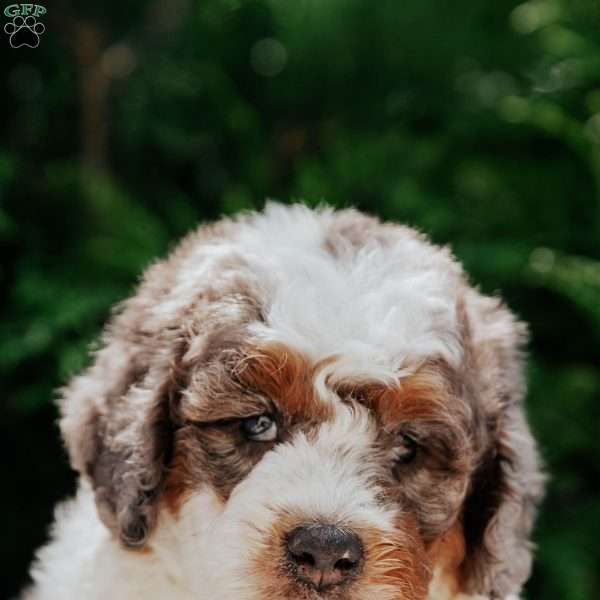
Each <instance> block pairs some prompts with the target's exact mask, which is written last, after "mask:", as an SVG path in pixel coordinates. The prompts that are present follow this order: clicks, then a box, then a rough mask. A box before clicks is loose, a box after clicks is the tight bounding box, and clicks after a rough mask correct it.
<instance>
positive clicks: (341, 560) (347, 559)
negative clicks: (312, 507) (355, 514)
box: [287, 524, 363, 590]
mask: <svg viewBox="0 0 600 600" xmlns="http://www.w3.org/2000/svg"><path fill="white" fill-rule="evenodd" d="M287 548H288V554H289V559H290V564H291V568H292V571H293V573H294V575H295V576H296V577H297V578H298V579H300V580H301V581H303V582H305V583H308V584H310V585H312V586H313V587H315V588H316V589H318V590H320V589H323V588H326V587H329V586H333V585H338V584H340V583H343V582H344V581H346V580H348V579H350V578H351V577H352V576H353V575H355V574H356V573H357V572H358V570H359V568H360V565H361V559H362V555H363V551H362V545H361V543H360V540H359V538H358V536H357V535H356V534H354V533H352V532H350V531H348V530H345V529H340V528H339V527H336V526H335V525H318V524H314V525H304V526H302V527H298V528H297V529H294V531H292V533H291V534H290V535H289V536H288V539H287Z"/></svg>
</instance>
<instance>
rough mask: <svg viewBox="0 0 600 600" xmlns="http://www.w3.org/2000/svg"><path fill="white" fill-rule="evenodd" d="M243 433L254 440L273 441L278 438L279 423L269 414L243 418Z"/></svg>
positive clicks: (241, 425)
mask: <svg viewBox="0 0 600 600" xmlns="http://www.w3.org/2000/svg"><path fill="white" fill-rule="evenodd" d="M240 427H241V430H242V433H243V434H244V435H245V436H246V437H247V438H248V439H249V440H252V441H253V442H272V441H274V440H276V439H277V423H275V419H273V417H271V416H269V415H258V416H255V417H248V418H247V419H243V420H242V422H241V424H240Z"/></svg>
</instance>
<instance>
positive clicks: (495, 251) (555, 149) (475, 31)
mask: <svg viewBox="0 0 600 600" xmlns="http://www.w3.org/2000/svg"><path fill="white" fill-rule="evenodd" d="M80 4H81V3H80ZM83 4H85V3H83ZM77 6H79V4H78V5H77ZM46 23H47V31H46V33H45V34H44V36H43V37H42V41H41V44H40V47H39V48H37V49H35V50H29V49H20V50H12V49H10V50H11V51H7V52H3V53H2V55H1V57H0V64H1V65H2V67H3V68H4V69H5V72H6V74H7V76H6V78H5V82H6V88H5V89H4V90H3V95H2V96H3V100H2V101H3V103H4V114H5V115H6V116H9V118H7V119H5V120H4V123H3V125H2V126H1V127H2V130H1V131H2V147H1V148H0V251H1V252H2V263H1V266H0V281H1V283H2V290H3V292H4V293H3V295H2V299H1V300H0V307H1V310H2V313H3V315H2V317H3V318H2V320H1V324H0V380H1V381H2V385H3V388H4V389H3V392H4V394H3V395H4V400H5V407H4V408H5V410H4V412H3V415H4V416H3V417H1V418H0V433H2V435H3V436H4V437H5V439H8V440H9V446H8V448H9V450H8V453H9V455H10V456H13V457H15V464H19V465H25V470H26V471H27V469H28V468H29V466H31V465H34V464H35V463H34V461H35V457H39V456H41V455H42V454H43V453H44V452H48V453H49V455H48V456H49V458H48V461H49V463H48V464H50V463H52V464H54V465H57V466H54V467H52V468H50V467H49V466H48V467H44V469H45V470H44V471H43V472H39V473H38V471H37V470H35V469H34V470H32V471H30V472H31V477H30V478H29V479H25V480H24V481H21V482H20V483H19V487H18V492H19V495H22V496H23V497H30V496H35V495H36V490H38V489H39V488H42V487H43V486H42V484H41V481H42V480H43V481H44V482H45V483H46V484H47V485H48V486H50V487H52V485H53V482H54V481H56V477H57V475H56V473H59V472H62V473H63V475H62V476H60V477H62V479H60V477H59V479H60V481H61V482H62V483H60V485H57V486H56V489H55V491H54V492H48V491H45V492H44V491H43V490H42V491H40V492H39V497H38V500H37V504H36V505H33V506H27V513H26V518H23V519H22V521H19V520H18V519H17V520H16V521H17V522H16V524H12V525H10V527H12V528H13V529H10V530H9V534H10V533H11V532H12V534H13V535H14V539H11V540H10V544H9V545H10V547H11V548H9V549H7V550H1V553H2V556H0V560H2V563H3V564H5V565H12V566H14V568H12V569H11V568H8V569H7V570H6V572H7V574H8V578H7V579H6V584H5V588H6V592H7V593H10V592H12V591H14V590H15V589H16V588H17V587H18V585H19V584H20V582H21V581H22V579H23V577H24V572H25V568H26V564H27V562H28V561H29V559H30V555H31V552H32V549H33V546H34V545H35V544H37V543H39V541H40V539H42V538H41V537H40V533H38V532H39V531H41V528H43V526H44V525H45V524H46V523H47V522H48V520H49V512H48V511H49V506H50V505H51V504H52V502H53V501H54V500H55V499H56V498H57V497H58V496H59V495H60V493H62V492H63V490H64V489H65V488H66V487H67V483H65V481H66V477H65V475H64V472H66V471H65V470H64V468H63V467H61V466H60V465H61V464H62V463H61V461H62V460H64V459H63V458H62V457H60V455H59V450H56V448H58V447H59V445H58V444H59V443H58V439H56V441H55V444H56V446H55V447H53V448H54V449H52V448H51V447H50V446H44V447H38V448H30V446H27V447H26V446H25V445H24V444H25V443H26V442H25V441H24V440H25V439H27V440H30V437H29V436H19V435H17V433H16V432H19V431H25V430H27V431H42V428H45V429H46V430H48V431H49V430H50V429H49V428H50V426H51V425H50V421H51V420H52V418H54V416H55V413H54V409H52V408H50V406H51V401H52V398H53V395H54V392H53V390H54V389H56V387H57V386H59V385H62V384H64V382H65V381H66V380H67V379H68V377H69V376H70V375H71V374H72V373H74V372H76V371H77V370H78V369H80V368H81V367H82V365H84V364H85V362H86V360H87V349H88V347H89V345H90V344H91V343H92V341H93V340H94V339H96V338H97V335H98V332H99V331H100V327H101V325H102V323H103V322H104V321H105V320H106V318H107V317H108V315H109V310H110V307H111V306H112V305H113V304H114V303H115V302H116V301H118V300H120V299H122V298H124V297H125V296H126V295H127V294H128V293H129V291H130V290H131V288H132V286H133V285H134V284H135V281H136V277H137V276H138V274H139V273H140V272H141V270H142V269H143V268H144V266H146V265H147V264H149V262H150V261H151V260H152V259H153V258H155V257H156V256H161V255H164V254H165V252H166V251H167V250H168V248H169V246H170V245H171V244H172V243H173V242H174V241H175V240H176V239H177V238H178V237H180V236H181V235H182V234H183V233H185V232H186V231H188V230H189V229H191V228H192V227H194V226H195V225H196V224H197V223H199V222H202V221H204V220H207V219H212V218H216V217H217V216H218V215H220V214H222V213H227V214H230V213H235V212H237V211H239V210H242V209H246V208H252V207H260V206H261V205H262V204H263V202H264V199H265V198H266V197H276V198H279V199H280V200H282V201H292V200H297V199H302V200H304V201H306V202H308V203H311V204H316V203H318V202H321V201H326V202H329V203H331V204H334V205H338V206H347V205H355V206H357V207H359V208H361V209H363V210H366V211H369V212H372V213H376V214H379V215H381V216H382V217H383V218H386V219H395V220H401V221H404V222H407V223H409V224H412V225H415V226H417V227H419V228H420V229H422V230H424V231H426V232H427V233H429V234H430V235H431V236H432V237H433V239H434V240H436V241H437V242H440V243H448V244H451V245H452V247H453V249H454V251H455V253H456V254H457V255H458V257H459V258H460V259H461V260H462V261H463V262H464V263H465V265H466V267H467V269H468V271H469V272H470V273H471V274H472V278H473V281H474V282H476V283H478V284H479V285H480V286H481V287H482V289H484V290H485V291H486V292H490V293H492V292H495V291H498V290H499V291H500V292H501V293H502V294H503V295H504V296H505V297H506V298H507V299H508V302H509V304H510V305H511V307H512V308H513V309H514V310H516V311H517V313H519V314H520V315H521V317H522V318H523V319H525V320H526V321H528V322H529V323H530V324H531V332H532V343H531V362H530V365H531V366H530V382H531V386H530V387H531V391H530V396H529V403H530V404H529V406H530V413H531V419H532V422H533V426H534V429H535V431H536V433H537V435H538V437H539V439H540V443H541V447H542V451H543V454H544V456H545V460H546V463H547V467H548V471H549V472H550V480H549V481H550V483H549V493H548V499H547V502H546V504H545V507H544V510H543V511H542V514H541V519H540V525H539V527H538V530H537V535H536V539H537V543H538V544H539V561H538V563H537V566H536V570H535V573H534V577H533V579H532V581H531V583H530V585H529V588H528V596H529V597H530V598H536V599H537V598H560V599H561V600H592V599H593V598H599V597H600V578H599V575H598V573H600V551H599V549H598V543H597V540H598V539H599V538H600V501H599V499H598V498H599V496H598V494H599V491H600V486H599V484H598V482H599V481H600V451H599V450H598V445H597V444H596V443H595V442H596V437H597V434H598V423H599V422H600V371H599V369H598V367H599V358H600V352H599V347H600V346H599V344H600V244H599V239H600V84H599V81H600V4H598V2H596V1H595V0H529V1H527V2H525V3H522V4H517V3H516V2H513V1H512V0H510V1H509V0H498V1H497V2H480V1H476V0H463V1H462V2H459V3H442V2H437V1H435V0H412V1H410V2H397V1H396V0H381V1H380V2H377V3H372V2H368V1H367V0H344V1H343V2H342V1H341V0H329V1H328V2H315V1H311V0H304V1H299V2H276V1H274V0H256V1H244V0H204V1H203V2H201V3H193V2H186V1H185V0H162V1H160V2H152V3H143V2H125V3H123V2H118V3H117V2H104V3H102V9H101V10H100V8H99V7H96V8H94V7H92V5H91V4H90V3H88V6H87V7H84V8H76V6H75V5H72V6H69V3H68V2H66V3H60V5H57V6H54V5H52V6H49V7H48V20H47V21H46ZM86 86H87V87H86ZM36 428H37V429H36ZM52 436H54V437H56V436H55V434H54V433H53V434H52ZM52 436H50V437H48V436H46V437H45V438H44V439H45V440H48V439H52ZM33 439H38V438H36V437H34V438H33ZM35 443H40V444H41V442H39V441H38V442H35ZM45 443H47V444H49V443H50V442H48V441H46V442H45ZM27 444H29V441H27ZM17 457H18V458H17ZM52 461H54V462H52ZM28 465H29V466H28ZM38 466H39V465H37V464H36V468H38ZM31 468H32V469H33V468H34V467H33V466H31ZM60 469H63V470H62V471H60ZM20 470H23V467H22V466H20ZM34 475H35V477H34ZM44 477H45V479H44ZM40 478H41V479H40ZM61 486H62V487H61ZM1 502H2V503H3V508H4V510H5V511H6V512H5V514H11V513H14V511H15V510H17V508H16V507H15V504H14V503H15V502H19V500H15V498H14V494H12V495H8V497H7V498H5V499H4V500H2V501H1ZM11 502H12V504H11ZM17 538H18V539H17ZM5 539H7V541H8V539H10V535H9V536H8V538H5ZM5 543H6V542H5ZM15 545H16V546H15ZM15 547H16V548H17V549H16V551H15V552H13V551H12V550H13V549H14V548H15ZM3 585H4V583H3ZM0 595H4V594H0Z"/></svg>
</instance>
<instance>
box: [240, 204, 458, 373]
mask: <svg viewBox="0 0 600 600" xmlns="http://www.w3.org/2000/svg"><path fill="white" fill-rule="evenodd" d="M347 219H349V222H348V223H346V224H345V227H341V226H340V224H339V223H338V222H337V221H336V216H335V215H334V214H331V213H328V212H321V213H317V212H314V211H309V210H306V209H303V208H302V207H299V208H298V209H297V210H292V211H289V210H283V209H281V208H280V207H277V206H272V207H270V208H269V209H267V210H266V212H265V213H264V214H261V215H258V216H256V217H255V219H254V221H253V222H252V226H249V227H246V228H242V229H241V230H240V232H239V236H238V237H237V239H236V244H238V245H239V247H241V248H243V252H244V256H245V258H246V260H247V261H248V262H249V264H251V265H253V269H254V270H255V272H256V273H257V274H258V277H259V278H260V279H261V280H262V281H263V283H264V290H265V291H266V293H265V296H266V301H265V303H264V305H265V309H264V315H263V316H264V319H263V320H262V321H260V322H256V323H254V324H253V325H252V327H251V333H252V334H253V335H254V336H256V337H257V338H258V339H261V340H263V341H269V342H280V343H282V344H286V345H287V346H289V347H292V348H294V349H295V350H297V351H299V352H302V353H303V354H304V355H306V356H308V357H310V358H311V360H313V361H314V362H318V361H321V360H324V359H326V358H327V357H330V356H332V355H336V356H338V357H339V358H338V360H337V362H336V366H335V373H336V376H339V377H340V378H343V377H345V376H346V375H350V374H354V375H356V374H357V373H359V374H360V373H362V374H365V375H370V376H373V377H379V378H386V377H388V378H390V377H392V378H393V377H394V376H396V375H397V374H398V372H400V371H402V370H403V369H410V368H411V367H412V366H414V365H415V364H418V363H419V362H420V361H422V360H423V359H427V358H431V357H435V356H438V357H441V358H443V359H444V360H445V361H447V362H448V363H449V364H457V363H458V362H460V359H461V346H460V343H459V341H458V340H459V337H460V336H459V335H458V323H457V314H456V312H457V311H456V307H457V295H458V294H457V292H458V290H459V287H460V285H461V282H462V271H461V269H460V267H458V265H457V264H456V263H455V261H454V260H453V259H452V258H451V257H450V254H449V253H448V252H447V251H446V250H445V249H441V248H438V247H435V246H432V245H431V244H429V243H428V242H426V241H425V240H424V239H423V238H421V237H420V236H419V235H418V234H416V233H415V232H414V231H412V230H408V229H402V228H395V229H394V235H393V236H392V235H388V236H386V235H384V234H383V233H381V229H380V232H379V235H378V236H376V235H374V234H372V233H371V232H369V231H368V227H369V224H370V221H368V220H367V221H366V222H365V218H364V217H358V216H356V217H355V219H356V220H357V223H355V224H354V225H355V227H354V228H352V227H351V225H352V217H351V216H350V217H347Z"/></svg>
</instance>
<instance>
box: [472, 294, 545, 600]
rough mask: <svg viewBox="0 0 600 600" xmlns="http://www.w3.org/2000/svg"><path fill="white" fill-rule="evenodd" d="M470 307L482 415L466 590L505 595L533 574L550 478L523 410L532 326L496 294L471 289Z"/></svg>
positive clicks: (474, 376)
mask: <svg viewBox="0 0 600 600" xmlns="http://www.w3.org/2000/svg"><path fill="white" fill-rule="evenodd" d="M466 311H467V317H468V321H469V327H468V329H469V335H468V338H467V346H468V348H467V354H468V363H469V370H470V371H471V373H470V380H471V381H472V382H473V391H474V394H475V403H476V405H477V406H478V408H479V410H482V414H481V419H480V425H481V427H480V431H479V443H480V452H481V456H480V464H479V467H478V469H477V470H476V472H475V474H474V476H473V481H472V485H471V490H470V493H469V496H468V497H467V501H466V504H465V513H464V515H463V523H464V532H465V539H466V543H467V556H466V562H465V564H464V576H465V586H466V590H465V591H467V592H469V593H477V594H483V595H485V596H486V597H489V598H491V599H504V598H507V596H509V595H511V594H517V593H518V592H519V591H520V589H521V586H522V585H523V583H524V582H525V581H526V580H527V578H528V576H529V573H530V570H531V561H532V546H531V543H530V542H529V536H530V534H531V530H532V527H533V521H534V518H535V509H536V506H537V504H538V503H539V501H540V499H541V496H542V492H543V481H544V478H543V475H542V473H541V471H540V467H539V461H538V456H537V450H536V445H535V441H534V439H533V436H532V435H531V432H530V430H529V427H528V425H527V421H526V418H525V414H524V410H523V397H524V394H525V385H524V375H523V353H522V347H523V345H524V343H525V341H526V337H527V331H526V327H525V325H524V324H522V323H520V322H518V321H517V320H516V319H515V318H514V317H513V315H512V314H511V313H510V311H509V310H508V309H507V308H505V307H504V306H503V305H502V304H501V303H500V301H499V300H497V299H495V298H488V297H484V296H481V295H480V294H478V293H476V292H471V293H470V294H469V296H468V297H467V303H466Z"/></svg>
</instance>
